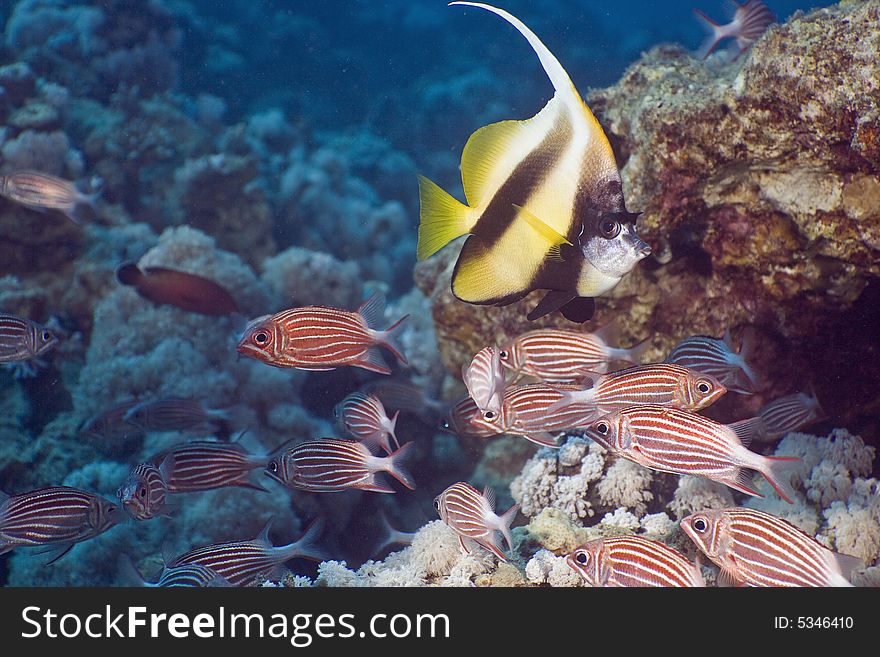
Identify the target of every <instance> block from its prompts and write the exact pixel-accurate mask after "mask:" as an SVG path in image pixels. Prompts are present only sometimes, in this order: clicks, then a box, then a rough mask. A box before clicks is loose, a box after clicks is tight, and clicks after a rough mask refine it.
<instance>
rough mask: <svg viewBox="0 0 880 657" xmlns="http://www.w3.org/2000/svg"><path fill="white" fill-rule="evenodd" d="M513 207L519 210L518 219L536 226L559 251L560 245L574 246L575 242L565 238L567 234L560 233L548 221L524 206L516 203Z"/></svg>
mask: <svg viewBox="0 0 880 657" xmlns="http://www.w3.org/2000/svg"><path fill="white" fill-rule="evenodd" d="M513 207H515V208H516V210H517V213H518V214H517V215H516V216H517V219H522V220H523V221H525V222H526V223H527V224H528V225H529V226H531V227H532V228H534V229H535V232H537V233H538V234H539V235H540V236H541V237H543V238H544V239H545V240H547V241H548V242H550V244H551V245H552V246H554V247H556V252H557V253H558V252H559V247H560V246H562V245H563V244H568V245H569V246H573V244H572V243H571V242H569V241H568V240H567V239H566V238H565V235H562V234H561V233H559V232H558V231H557V230H556V229H555V228H553V227H552V226H549V225H548V224H547V223H546V222H544V221H542V220H541V219H540V218H538V217H536V216H535V215H533V214H532V213H531V212H529V211H528V210H526V209H525V208H524V207H522V206H519V205H516V204H515V203H514V204H513Z"/></svg>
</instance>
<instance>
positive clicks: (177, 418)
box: [122, 397, 229, 431]
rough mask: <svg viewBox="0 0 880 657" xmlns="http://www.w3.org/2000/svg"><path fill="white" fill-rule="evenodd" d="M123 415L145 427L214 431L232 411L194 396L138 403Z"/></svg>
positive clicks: (136, 424) (159, 429)
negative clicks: (203, 401)
mask: <svg viewBox="0 0 880 657" xmlns="http://www.w3.org/2000/svg"><path fill="white" fill-rule="evenodd" d="M122 419H123V420H124V421H125V422H128V423H129V424H132V425H134V426H136V427H138V428H140V429H143V430H144V431H200V430H206V431H210V430H212V429H213V428H214V426H215V424H216V423H221V422H225V421H226V420H228V419H229V413H228V412H227V411H224V410H220V409H212V408H205V405H204V403H202V402H200V401H193V400H192V399H179V398H176V397H172V398H169V399H155V400H153V401H145V402H141V403H139V404H134V405H133V406H132V407H131V408H129V409H128V411H126V413H125V415H123V416H122Z"/></svg>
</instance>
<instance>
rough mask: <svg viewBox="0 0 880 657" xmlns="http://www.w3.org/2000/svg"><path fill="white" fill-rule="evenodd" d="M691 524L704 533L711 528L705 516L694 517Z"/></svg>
mask: <svg viewBox="0 0 880 657" xmlns="http://www.w3.org/2000/svg"><path fill="white" fill-rule="evenodd" d="M691 526H692V527H693V528H694V530H695V531H698V532H700V533H701V534H702V533H703V532H704V531H706V530H707V529H708V528H709V523H707V522H706V519H705V518H694V521H693V522H692V523H691Z"/></svg>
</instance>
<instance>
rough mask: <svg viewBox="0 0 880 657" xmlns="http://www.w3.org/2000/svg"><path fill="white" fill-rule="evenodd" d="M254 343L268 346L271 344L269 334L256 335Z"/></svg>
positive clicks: (262, 332) (260, 332)
mask: <svg viewBox="0 0 880 657" xmlns="http://www.w3.org/2000/svg"><path fill="white" fill-rule="evenodd" d="M254 342H256V343H257V344H261V345H262V344H266V343H267V342H269V334H268V333H267V332H266V331H259V332H257V333H254Z"/></svg>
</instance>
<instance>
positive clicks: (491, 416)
mask: <svg viewBox="0 0 880 657" xmlns="http://www.w3.org/2000/svg"><path fill="white" fill-rule="evenodd" d="M497 416H498V414H497V413H496V412H495V411H486V412H485V413H483V417H484V418H486V419H487V420H489V421H490V422H491V421H492V420H494V419H495V418H496V417H497Z"/></svg>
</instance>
